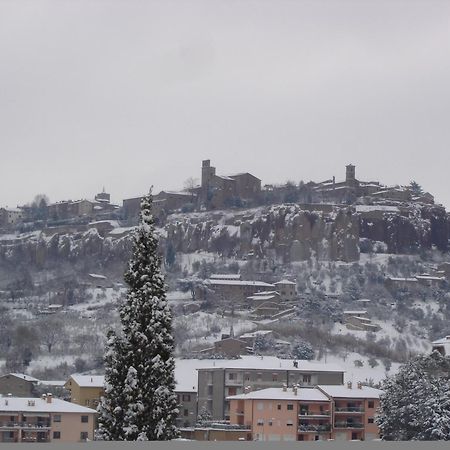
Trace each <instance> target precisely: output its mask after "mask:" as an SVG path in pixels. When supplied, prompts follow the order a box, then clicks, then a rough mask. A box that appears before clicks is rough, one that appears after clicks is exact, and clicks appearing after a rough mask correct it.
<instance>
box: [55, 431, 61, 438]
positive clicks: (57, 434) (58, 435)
mask: <svg viewBox="0 0 450 450" xmlns="http://www.w3.org/2000/svg"><path fill="white" fill-rule="evenodd" d="M53 439H61V431H54V432H53Z"/></svg>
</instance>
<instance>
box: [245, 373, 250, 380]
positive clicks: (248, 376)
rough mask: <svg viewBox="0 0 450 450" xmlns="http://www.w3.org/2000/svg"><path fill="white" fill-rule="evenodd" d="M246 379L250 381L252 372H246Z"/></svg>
mask: <svg viewBox="0 0 450 450" xmlns="http://www.w3.org/2000/svg"><path fill="white" fill-rule="evenodd" d="M245 381H250V374H249V373H248V372H246V373H245Z"/></svg>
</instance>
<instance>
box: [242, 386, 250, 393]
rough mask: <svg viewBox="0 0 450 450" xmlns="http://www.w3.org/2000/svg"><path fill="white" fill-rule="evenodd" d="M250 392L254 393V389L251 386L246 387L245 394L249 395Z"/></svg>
mask: <svg viewBox="0 0 450 450" xmlns="http://www.w3.org/2000/svg"><path fill="white" fill-rule="evenodd" d="M250 392H252V387H251V386H245V388H244V394H249V393H250Z"/></svg>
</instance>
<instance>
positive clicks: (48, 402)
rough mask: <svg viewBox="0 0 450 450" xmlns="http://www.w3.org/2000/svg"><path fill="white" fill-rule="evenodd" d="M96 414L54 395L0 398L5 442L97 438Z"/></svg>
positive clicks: (1, 436) (1, 434) (0, 424)
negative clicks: (95, 428)
mask: <svg viewBox="0 0 450 450" xmlns="http://www.w3.org/2000/svg"><path fill="white" fill-rule="evenodd" d="M95 417H96V411H95V410H93V409H90V408H85V407H82V406H79V405H76V404H73V403H70V402H66V401H64V400H59V399H53V398H52V395H51V394H48V395H44V396H42V397H41V398H29V397H28V398H27V397H12V396H11V397H9V396H7V397H2V398H0V443H1V442H4V443H6V442H54V443H67V442H84V441H87V440H90V441H92V440H93V439H94V426H95Z"/></svg>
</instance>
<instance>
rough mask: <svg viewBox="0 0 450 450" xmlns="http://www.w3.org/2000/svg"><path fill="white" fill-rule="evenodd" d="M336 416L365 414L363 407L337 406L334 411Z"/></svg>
mask: <svg viewBox="0 0 450 450" xmlns="http://www.w3.org/2000/svg"><path fill="white" fill-rule="evenodd" d="M334 412H335V413H336V414H339V413H341V414H342V413H347V414H348V413H353V414H361V413H363V412H364V408H363V407H362V406H336V408H335V409H334Z"/></svg>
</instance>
